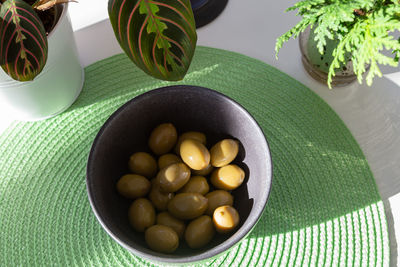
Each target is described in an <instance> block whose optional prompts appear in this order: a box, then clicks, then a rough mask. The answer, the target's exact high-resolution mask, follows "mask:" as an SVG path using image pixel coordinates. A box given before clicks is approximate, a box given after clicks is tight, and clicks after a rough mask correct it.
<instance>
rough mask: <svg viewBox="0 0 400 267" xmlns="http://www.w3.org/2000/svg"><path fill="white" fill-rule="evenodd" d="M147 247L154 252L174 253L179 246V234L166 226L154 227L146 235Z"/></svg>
mask: <svg viewBox="0 0 400 267" xmlns="http://www.w3.org/2000/svg"><path fill="white" fill-rule="evenodd" d="M144 239H145V240H146V243H147V245H148V246H149V247H150V248H151V249H152V250H154V251H157V252H162V253H172V252H174V251H175V250H176V249H177V248H178V246H179V238H178V235H177V233H175V231H174V230H173V229H172V228H171V227H168V226H165V225H158V224H156V225H153V226H151V227H149V228H148V229H147V230H146V232H145V233H144Z"/></svg>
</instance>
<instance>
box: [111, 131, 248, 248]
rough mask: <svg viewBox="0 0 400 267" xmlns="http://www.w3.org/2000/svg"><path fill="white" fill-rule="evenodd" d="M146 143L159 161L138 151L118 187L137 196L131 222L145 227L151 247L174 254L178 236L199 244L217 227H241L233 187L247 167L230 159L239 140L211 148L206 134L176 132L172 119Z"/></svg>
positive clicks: (226, 230)
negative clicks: (242, 166)
mask: <svg viewBox="0 0 400 267" xmlns="http://www.w3.org/2000/svg"><path fill="white" fill-rule="evenodd" d="M148 145H149V147H150V149H151V151H152V152H153V153H154V154H155V155H156V156H157V157H158V158H157V161H156V159H155V157H153V156H152V155H151V154H150V153H146V152H136V153H134V154H133V155H132V156H131V157H130V158H129V163H128V165H129V169H130V171H131V172H132V173H131V174H126V175H124V176H122V177H121V178H120V179H119V180H118V182H117V191H118V192H119V193H120V194H121V195H122V196H124V197H126V198H128V199H133V200H134V201H133V203H132V204H131V206H130V208H129V211H128V217H129V222H130V224H131V226H132V227H133V228H134V229H135V230H136V231H137V232H144V235H145V240H146V243H147V245H148V246H149V247H150V248H151V249H152V250H154V251H158V252H162V253H172V252H174V251H175V250H176V249H177V247H178V246H179V242H180V240H185V241H186V243H187V245H188V246H189V247H190V248H194V249H195V248H201V247H203V246H205V245H206V244H207V243H209V242H210V241H211V240H212V238H213V237H214V236H215V234H216V232H217V233H221V234H225V233H229V232H231V231H233V230H234V229H235V228H236V227H237V225H238V224H239V214H238V212H237V211H236V209H235V208H234V207H233V196H232V195H231V193H230V191H231V190H234V189H236V188H237V187H239V186H240V185H241V184H242V183H243V180H244V178H245V173H244V171H243V170H242V169H241V168H240V167H239V166H237V165H235V164H232V163H231V162H232V161H233V160H234V159H235V158H236V156H237V154H238V151H239V142H238V141H237V140H233V139H224V140H222V141H220V142H218V143H216V144H215V145H213V146H212V147H211V149H210V150H208V149H207V148H206V146H205V145H206V136H205V135H204V134H203V133H201V132H186V133H183V134H181V135H180V136H178V134H177V130H176V128H175V127H174V125H173V124H171V123H163V124H160V125H159V126H157V127H156V128H155V129H153V131H152V132H151V135H150V138H149V141H148ZM172 150H174V152H175V154H174V153H171V151H172ZM208 175H210V177H209V178H208V179H207V178H206V176H208ZM209 182H210V183H211V186H210V185H209ZM210 188H213V189H215V190H212V191H211V192H210ZM157 212H158V213H157Z"/></svg>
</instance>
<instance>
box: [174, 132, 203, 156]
mask: <svg viewBox="0 0 400 267" xmlns="http://www.w3.org/2000/svg"><path fill="white" fill-rule="evenodd" d="M186 139H194V140H197V141H199V142H200V143H202V144H203V145H206V142H207V138H206V135H205V134H203V133H201V132H186V133H183V134H181V135H180V136H179V138H178V142H177V143H176V146H175V153H176V154H177V155H179V154H180V147H181V144H182V142H183V140H186Z"/></svg>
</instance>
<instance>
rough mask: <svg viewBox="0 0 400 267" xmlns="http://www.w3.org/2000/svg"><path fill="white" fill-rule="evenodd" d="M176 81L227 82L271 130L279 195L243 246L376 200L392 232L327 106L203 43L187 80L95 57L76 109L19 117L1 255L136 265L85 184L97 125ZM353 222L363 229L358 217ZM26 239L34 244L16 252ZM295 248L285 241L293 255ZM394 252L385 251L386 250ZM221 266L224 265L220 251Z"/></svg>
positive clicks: (365, 170)
mask: <svg viewBox="0 0 400 267" xmlns="http://www.w3.org/2000/svg"><path fill="white" fill-rule="evenodd" d="M172 84H191V85H198V86H203V87H208V88H211V89H215V90H218V91H220V92H222V93H224V94H226V95H228V96H230V97H231V98H233V99H235V100H237V101H238V102H239V103H240V104H242V105H243V106H244V107H245V108H246V109H247V110H248V111H249V112H250V113H251V114H252V115H253V116H254V117H255V119H256V120H257V121H258V123H259V124H260V126H261V127H262V129H263V130H264V133H265V135H266V137H267V140H268V142H269V145H270V149H271V153H272V160H273V172H274V177H273V184H272V192H271V195H270V198H269V201H268V204H267V208H266V210H265V212H264V214H263V216H262V218H261V220H260V222H259V223H258V224H257V226H256V227H255V229H254V230H253V231H252V233H251V234H250V236H249V237H248V238H247V239H246V240H244V241H243V242H242V244H245V245H243V246H246V245H247V246H249V245H248V244H249V243H251V242H253V241H252V240H253V239H254V238H255V239H257V240H258V239H260V240H261V241H260V242H263V243H262V244H263V246H268V247H270V246H272V243H269V242H272V241H271V240H272V239H273V235H275V234H281V233H290V232H294V231H299V230H301V229H304V228H306V227H311V226H314V225H319V224H322V223H325V222H327V221H331V220H334V219H337V218H339V217H341V216H346V215H348V214H351V213H353V212H357V211H359V210H363V209H364V208H365V207H369V206H371V205H372V206H373V208H372V211H371V212H372V213H373V214H378V215H376V218H378V219H376V218H374V219H373V220H372V221H371V222H372V223H371V222H370V221H368V220H369V219H368V218H369V217H368V218H367V223H366V225H367V224H368V227H370V228H369V229H372V228H373V227H375V226H374V222H375V221H376V220H381V226H379V227H380V228H379V229H378V230H375V228H374V231H375V232H374V233H375V234H376V235H377V236H379V237H380V238H382V240H381V241H382V242H384V241H385V236H386V229H385V227H386V226H385V218H384V216H383V217H381V214H380V207H378V208H377V210H378V211H377V213H376V212H375V208H374V205H375V204H377V203H379V202H380V201H381V199H380V196H379V194H378V192H377V188H376V185H375V181H374V179H373V176H372V174H371V171H370V169H369V167H368V164H367V161H366V159H365V157H364V156H363V154H362V152H361V150H360V148H359V146H358V145H357V143H356V142H355V140H354V138H353V137H352V136H351V134H350V132H349V131H348V130H347V128H346V127H345V125H344V124H343V122H342V121H341V120H340V119H339V117H338V116H337V115H336V114H335V113H334V112H333V111H332V110H331V109H330V107H328V105H327V104H326V103H324V102H323V101H322V100H321V99H320V98H319V97H318V96H316V95H315V94H314V93H312V92H311V91H310V90H309V89H307V88H306V87H304V86H303V85H301V84H300V83H298V82H297V81H295V80H293V79H292V78H290V77H288V76H287V75H285V74H283V73H281V72H279V71H277V70H276V69H274V68H272V67H269V66H267V65H265V64H263V63H262V62H259V61H256V60H253V59H249V58H247V57H244V56H241V55H238V54H234V53H230V52H226V51H222V50H215V49H209V48H202V47H199V48H197V52H196V56H195V58H194V61H193V63H192V66H191V68H190V70H189V73H188V75H187V76H186V78H185V80H183V81H182V82H178V83H169V82H163V81H158V80H154V79H152V78H149V77H148V76H147V75H145V74H144V73H142V72H141V71H139V70H137V69H136V68H135V67H134V66H133V64H132V63H131V62H130V61H129V60H128V59H127V58H126V56H124V55H118V56H114V57H112V58H109V59H106V60H105V61H101V62H98V63H95V64H93V65H91V66H89V67H87V68H86V81H85V86H84V90H83V92H82V94H81V95H80V97H79V98H78V100H77V102H76V103H75V104H74V105H73V106H72V107H71V108H70V109H69V110H68V111H67V112H65V113H63V114H62V115H60V116H57V117H55V118H52V119H49V120H46V121H42V122H36V123H17V124H15V125H13V126H12V127H11V128H9V129H8V130H7V131H6V132H5V133H4V134H3V135H2V136H0V155H1V161H0V177H1V178H2V179H0V190H1V191H0V195H1V196H2V197H3V201H1V202H0V218H2V219H1V220H0V228H1V229H2V231H3V235H2V239H1V243H2V245H0V258H2V260H0V263H1V262H2V261H3V263H8V264H10V263H11V264H13V265H24V264H29V263H31V262H36V265H41V263H45V262H46V260H47V263H48V262H52V263H54V264H56V265H60V266H62V265H71V264H72V265H76V264H83V265H86V264H89V263H90V264H92V265H104V264H106V265H115V264H117V265H125V264H132V256H131V254H129V253H128V252H127V251H126V250H124V249H122V248H121V247H119V245H117V244H116V243H115V242H114V241H112V240H111V239H110V238H109V237H108V236H107V235H106V234H105V232H104V231H103V230H102V229H101V227H100V225H99V224H98V223H97V221H96V219H95V217H94V215H93V214H92V212H91V209H90V206H89V203H88V200H87V195H86V190H85V170H86V169H85V168H86V161H87V156H88V154H89V151H90V147H91V144H92V142H93V140H94V137H95V136H96V134H97V132H98V130H99V129H100V127H101V126H102V124H103V123H104V122H105V121H106V119H107V118H108V117H109V116H110V115H111V114H112V113H113V112H114V111H115V110H116V109H117V108H118V107H120V106H121V105H122V104H124V103H125V102H127V101H128V100H129V99H131V98H133V97H135V96H136V95H138V94H141V93H143V92H145V91H148V90H151V89H154V88H158V87H161V86H166V85H172ZM132 119H134V118H132ZM28 206H29V207H28ZM366 213H368V210H367V211H366ZM357 216H358V218H359V220H360V221H361V220H364V219H363V218H362V217H361V216H359V215H357ZM351 223H352V225H353V230H352V232H351V233H352V234H354V235H356V234H357V233H356V232H357V229H359V228H357V227H358V226H357V223H358V222H357V221H351ZM332 227H333V226H332ZM326 229H327V231H329V226H327V228H326ZM360 232H361V230H360ZM346 233H347V235H350V230H348V232H345V233H344V234H346ZM382 236H383V237H382ZM369 237H370V238H372V237H371V236H369ZM343 238H344V239H343V240H345V238H346V237H343ZM386 238H387V237H386ZM255 239H254V240H255ZM360 240H361V239H360ZM360 240H359V241H360ZM254 242H255V241H254ZM257 242H258V241H257ZM294 242H295V241H293V239H292V241H291V244H292V243H294ZM331 242H333V241H332V240H331ZM335 242H337V241H335ZM335 242H334V243H335ZM354 242H355V241H354ZM326 243H327V244H328V241H326ZM242 244H241V245H240V246H239V247H236V248H235V252H232V253H234V254H235V253H236V254H235V256H232V257H233V258H232V259H231V260H232V261H235V262H236V263H237V261H239V260H240V263H242V261H243V262H246V261H248V263H246V264H250V265H251V264H252V263H250V261H253V260H255V259H251V257H250V256H249V255H246V253H242V252H243V251H241V249H245V250H246V251H247V250H248V249H250V248H249V247H245V248H244V247H242ZM337 244H339V246H340V245H341V244H340V242H339V243H337ZM337 244H336V243H335V244H334V245H335V246H336V245H337ZM281 245H282V244H281ZM284 245H285V243H283V246H284ZM294 245H296V244H294ZM294 245H293V246H294ZM293 246H292V245H291V247H293ZM327 246H328V247H327V249H328V248H329V245H327ZM331 246H333V244H331ZM345 246H346V245H345ZM379 246H380V245H379ZM256 247H257V246H255V245H252V248H251V249H252V250H255V249H256ZM376 247H378V245H376ZM21 248H23V249H24V251H25V252H26V253H25V252H24V253H18V251H20V249H21ZM288 249H289V250H290V248H284V250H285V251H287V252H288V253H289V252H290V251H288ZM385 249H386V248H384V252H382V253H381V254H377V255H381V258H382V257H384V256H382V255H386V254H385V253H386V250H385ZM269 250H272V248H270V249H268V251H269ZM354 250H355V248H354ZM239 251H241V252H240V253H241V254H240V255H241V256H237V253H239ZM303 252H304V251H303ZM232 253H228V254H227V255H225V256H223V257H225V258H224V259H223V260H222V262H223V261H225V260H229V257H231V256H230V255H233V254H232ZM256 253H259V254H260V255H257V257H258V258H257V262H256V263H258V260H260V259H261V258H262V257H265V259H264V261H267V256H266V255H263V254H264V253H265V252H263V250H261V251H259V252H256V251H252V255H256ZM301 253H302V252H298V253H297V252H296V255H297V254H298V255H300V254H301ZM314 253H318V252H316V251H313V252H312V254H314ZM2 255H3V256H4V257H2ZM282 255H283V254H282ZM346 255H347V254H346ZM364 256H366V257H367V255H364ZM368 256H371V255H368ZM226 257H228V259H227V258H226ZM249 257H250V258H249ZM274 257H275V256H274ZM277 257H278V256H277ZM303 257H305V256H303ZM244 258H248V259H247V260H244ZM376 258H379V257H378V256H377V257H376ZM274 259H275V258H274ZM282 259H283V258H282ZM135 260H136V261H137V262H141V263H144V261H143V260H142V259H138V258H135ZM345 262H347V261H345ZM213 263H215V264H222V263H221V261H220V260H218V259H214V261H213ZM253 263H254V262H253ZM279 263H282V262H281V260H279ZM375 263H376V262H375ZM0 265H1V264H0Z"/></svg>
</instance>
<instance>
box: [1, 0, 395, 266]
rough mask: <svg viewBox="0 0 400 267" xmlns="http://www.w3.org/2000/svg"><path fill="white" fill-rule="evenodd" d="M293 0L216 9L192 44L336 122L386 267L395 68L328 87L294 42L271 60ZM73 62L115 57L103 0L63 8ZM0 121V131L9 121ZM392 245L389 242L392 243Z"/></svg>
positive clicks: (291, 17)
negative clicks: (240, 61)
mask: <svg viewBox="0 0 400 267" xmlns="http://www.w3.org/2000/svg"><path fill="white" fill-rule="evenodd" d="M295 2H296V1H295V0H280V1H273V4H272V3H271V1H267V0H246V1H243V0H229V2H228V5H227V7H226V9H225V10H224V12H223V13H222V14H221V15H220V16H219V17H218V18H217V19H216V20H215V21H213V22H212V23H211V24H208V25H206V26H204V27H202V28H200V29H198V31H197V32H198V45H204V46H210V47H216V48H221V49H226V50H231V51H235V52H239V53H242V54H244V55H247V56H250V57H253V58H257V59H259V60H261V61H264V62H266V63H268V64H270V65H272V66H275V67H276V68H278V69H280V70H281V71H283V72H285V73H287V74H288V75H290V76H292V77H293V78H295V79H297V80H298V81H300V82H302V83H303V84H305V85H307V86H308V87H309V88H311V89H312V90H313V91H314V92H316V93H317V94H318V95H319V96H321V97H322V98H323V99H324V100H325V101H326V102H327V103H328V104H329V105H330V106H331V107H332V108H333V109H334V110H335V111H336V113H337V114H338V115H339V116H340V117H341V118H342V120H343V121H344V122H345V124H346V125H347V127H348V128H349V129H350V131H351V132H352V134H353V136H354V137H355V138H356V140H357V142H358V143H359V145H360V146H361V149H362V150H363V152H364V154H365V156H366V158H367V160H368V162H369V165H370V167H371V169H372V172H373V174H374V176H375V179H376V183H377V185H378V188H379V191H380V193H381V196H382V198H383V201H384V205H385V211H386V215H387V219H388V225H389V236H390V246H391V265H392V266H397V262H398V259H397V257H398V254H399V252H400V246H399V245H398V244H397V243H398V242H400V68H388V67H384V68H382V70H383V72H384V73H385V75H384V77H382V78H379V79H378V78H376V79H375V80H374V83H373V85H372V86H371V87H368V86H366V85H359V84H357V83H355V84H352V85H350V86H346V87H341V88H335V89H333V90H329V89H328V88H327V87H326V86H325V85H322V84H319V83H317V82H315V81H314V80H312V78H310V76H308V74H307V73H306V72H305V71H304V69H303V67H302V63H301V59H300V51H299V48H298V42H297V40H291V41H289V42H288V43H287V44H285V45H284V47H283V48H282V49H281V52H280V54H279V59H278V60H276V59H275V52H274V47H275V40H276V38H277V37H278V36H280V35H281V34H283V33H284V32H286V31H287V30H288V29H289V28H290V27H291V26H293V25H295V23H296V22H297V21H298V20H299V18H298V17H296V16H295V13H294V12H291V13H284V10H285V9H286V8H287V7H289V6H291V5H292V4H293V3H295ZM69 14H70V18H71V22H72V25H73V29H74V31H75V39H76V43H77V46H78V51H79V56H80V61H81V63H82V65H83V66H87V65H89V64H91V63H93V62H95V61H97V60H100V59H103V58H106V57H109V56H111V55H114V54H117V53H121V52H122V50H121V49H120V47H119V45H118V43H117V41H116V40H115V38H114V33H113V32H112V29H111V25H110V22H109V21H108V14H107V0H80V2H79V3H72V4H70V6H69ZM10 122H11V121H10V119H9V118H8V117H6V116H4V115H3V116H1V117H0V133H1V131H2V130H3V129H4V128H6V127H7V125H9V123H10ZM396 240H397V241H396ZM399 265H400V263H399Z"/></svg>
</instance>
